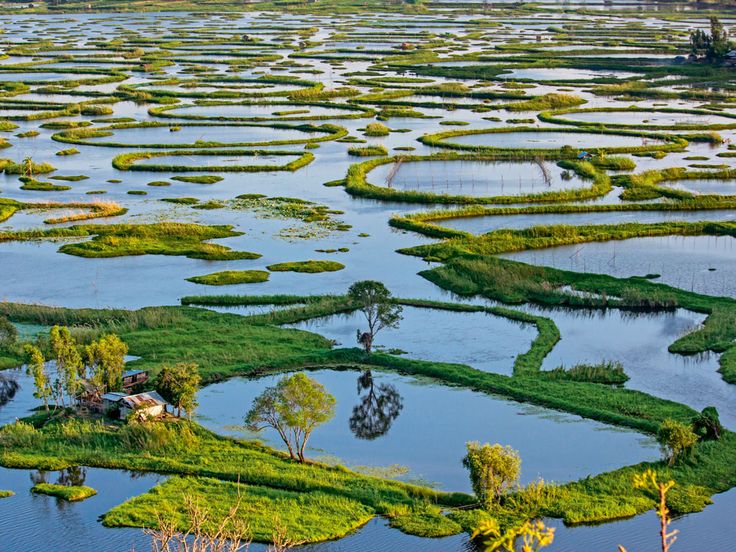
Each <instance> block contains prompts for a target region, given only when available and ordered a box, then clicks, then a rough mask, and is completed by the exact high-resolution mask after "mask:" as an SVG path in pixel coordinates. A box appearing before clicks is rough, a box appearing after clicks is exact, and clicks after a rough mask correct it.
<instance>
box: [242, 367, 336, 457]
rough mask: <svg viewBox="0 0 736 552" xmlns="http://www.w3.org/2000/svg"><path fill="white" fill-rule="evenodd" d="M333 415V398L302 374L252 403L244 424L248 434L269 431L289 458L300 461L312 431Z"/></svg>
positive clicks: (267, 390)
mask: <svg viewBox="0 0 736 552" xmlns="http://www.w3.org/2000/svg"><path fill="white" fill-rule="evenodd" d="M334 415H335V397H333V396H332V395H331V394H330V393H328V392H327V390H326V389H325V388H324V386H323V385H322V384H321V383H319V382H317V381H315V380H313V379H311V378H309V377H308V376H306V375H304V374H301V373H299V374H294V375H292V376H284V377H283V378H281V380H279V382H278V383H277V384H276V385H275V386H272V387H268V388H266V389H265V390H264V391H263V393H261V395H259V396H258V397H256V399H255V400H254V401H253V406H252V407H251V409H250V411H249V412H248V414H246V416H245V423H246V425H247V427H248V429H250V430H251V431H261V430H262V429H265V428H267V427H270V428H273V429H275V430H276V432H277V433H278V434H279V436H280V437H281V439H282V440H283V441H284V444H285V445H286V448H287V449H288V451H289V456H290V457H291V458H292V459H298V460H299V461H300V462H304V460H305V458H304V450H305V448H306V446H307V442H308V441H309V437H310V436H311V435H312V432H313V431H314V430H315V428H317V427H318V426H319V425H321V424H324V423H325V422H328V421H329V420H331V419H332V417H333V416H334Z"/></svg>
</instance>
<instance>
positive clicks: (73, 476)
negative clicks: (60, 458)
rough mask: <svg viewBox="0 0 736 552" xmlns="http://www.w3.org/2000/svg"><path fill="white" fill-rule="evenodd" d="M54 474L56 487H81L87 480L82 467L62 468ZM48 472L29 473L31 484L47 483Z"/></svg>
mask: <svg viewBox="0 0 736 552" xmlns="http://www.w3.org/2000/svg"><path fill="white" fill-rule="evenodd" d="M51 473H56V474H57V478H56V481H55V484H56V485H64V486H65V487H81V486H82V485H84V483H85V481H86V480H87V468H86V467H84V466H71V467H68V468H64V469H63V470H60V471H58V472H51ZM48 475H49V472H47V471H43V470H38V471H35V472H31V483H33V484H34V485H38V484H39V483H48V482H49V480H48Z"/></svg>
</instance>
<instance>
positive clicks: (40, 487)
mask: <svg viewBox="0 0 736 552" xmlns="http://www.w3.org/2000/svg"><path fill="white" fill-rule="evenodd" d="M31 492H34V493H36V494H45V495H49V496H55V497H56V498H61V499H62V500H66V501H67V502H78V501H81V500H84V499H86V498H89V497H91V496H94V495H96V494H97V491H95V490H94V489H93V488H91V487H84V486H67V485H54V484H52V483H38V484H36V485H34V486H33V488H32V489H31Z"/></svg>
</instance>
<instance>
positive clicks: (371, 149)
mask: <svg viewBox="0 0 736 552" xmlns="http://www.w3.org/2000/svg"><path fill="white" fill-rule="evenodd" d="M348 155H354V156H357V157H373V156H376V155H381V156H382V155H388V150H387V149H386V147H385V146H368V147H365V148H349V149H348Z"/></svg>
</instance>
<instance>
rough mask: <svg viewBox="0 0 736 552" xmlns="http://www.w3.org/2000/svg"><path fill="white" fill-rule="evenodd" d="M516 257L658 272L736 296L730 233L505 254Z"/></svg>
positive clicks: (678, 283)
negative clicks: (718, 235)
mask: <svg viewBox="0 0 736 552" xmlns="http://www.w3.org/2000/svg"><path fill="white" fill-rule="evenodd" d="M507 256H508V257H510V258H513V259H515V260H518V261H523V262H527V263H531V264H538V265H546V266H554V267H556V268H563V269H566V270H574V271H577V272H595V273H603V274H610V275H612V276H618V277H627V276H644V275H645V274H659V275H660V277H659V278H658V279H657V280H655V281H656V282H660V283H664V284H669V285H671V286H675V287H679V288H682V289H685V290H687V291H695V292H697V293H705V294H708V295H723V296H729V297H736V280H734V278H733V274H734V273H735V271H736V242H735V241H734V239H733V238H731V237H730V236H720V237H717V236H668V237H652V238H634V239H630V240H625V241H608V242H593V243H584V244H578V245H569V246H563V247H555V248H550V249H545V250H542V251H525V252H522V253H513V254H510V255H507Z"/></svg>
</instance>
